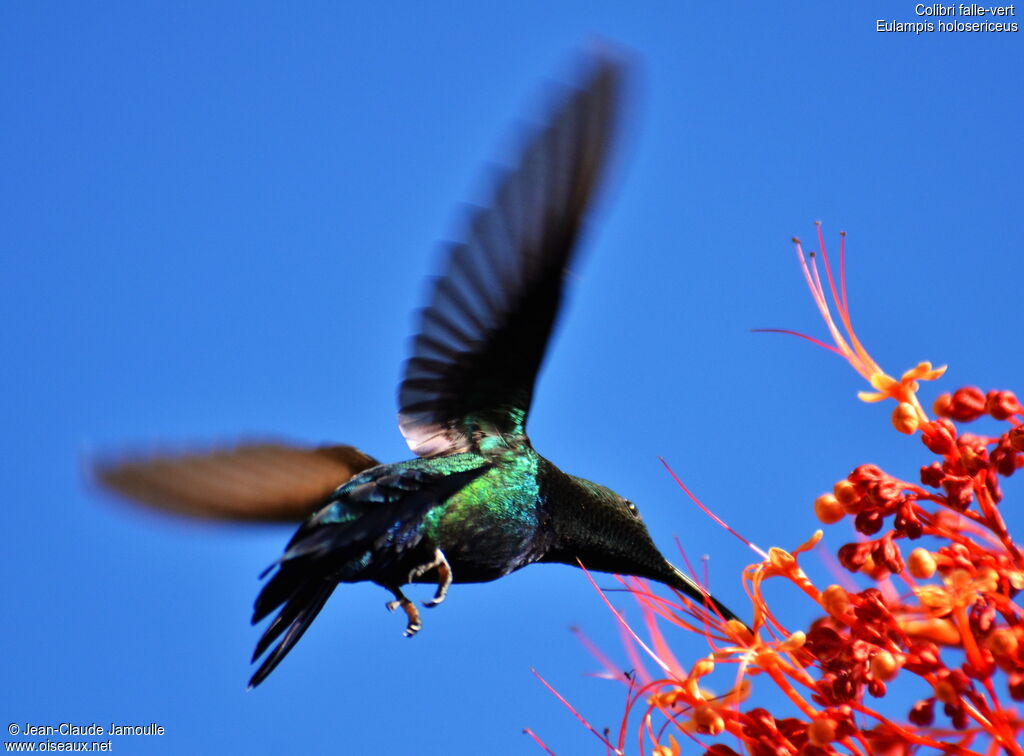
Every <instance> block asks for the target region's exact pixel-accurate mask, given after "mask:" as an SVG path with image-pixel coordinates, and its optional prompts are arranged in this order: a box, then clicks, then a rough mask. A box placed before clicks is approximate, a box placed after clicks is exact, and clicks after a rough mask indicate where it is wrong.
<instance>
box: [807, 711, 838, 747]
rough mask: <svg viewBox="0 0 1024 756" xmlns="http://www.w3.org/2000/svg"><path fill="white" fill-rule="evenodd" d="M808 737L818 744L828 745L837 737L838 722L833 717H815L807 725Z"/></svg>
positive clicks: (814, 743)
mask: <svg viewBox="0 0 1024 756" xmlns="http://www.w3.org/2000/svg"><path fill="white" fill-rule="evenodd" d="M807 739H808V740H810V741H811V743H812V744H813V745H816V746H827V745H828V744H829V743H831V742H832V741H833V740H835V739H836V723H835V722H833V721H832V720H831V719H827V718H822V719H815V720H814V721H813V722H811V723H810V725H808V727H807Z"/></svg>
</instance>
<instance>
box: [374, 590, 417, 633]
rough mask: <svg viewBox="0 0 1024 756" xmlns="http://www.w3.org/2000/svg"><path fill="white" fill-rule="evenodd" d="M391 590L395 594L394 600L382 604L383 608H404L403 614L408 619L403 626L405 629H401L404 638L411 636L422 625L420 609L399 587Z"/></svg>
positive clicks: (390, 610)
mask: <svg viewBox="0 0 1024 756" xmlns="http://www.w3.org/2000/svg"><path fill="white" fill-rule="evenodd" d="M391 592H392V593H393V594H395V600H394V601H389V602H387V603H386V604H384V608H385V609H387V610H388V611H389V612H393V611H395V609H397V608H398V607H402V609H403V610H405V616H406V617H408V618H409V621H408V623H407V624H406V626H405V630H403V631H402V635H404V636H405V637H406V638H411V637H412V636H414V635H416V633H418V632H419V631H420V628H422V627H423V623H422V622H420V610H419V609H417V608H416V604H414V603H412V602H411V601H410V600H409V599H408V598H406V596H405V594H404V593H402V589H401V588H392V589H391Z"/></svg>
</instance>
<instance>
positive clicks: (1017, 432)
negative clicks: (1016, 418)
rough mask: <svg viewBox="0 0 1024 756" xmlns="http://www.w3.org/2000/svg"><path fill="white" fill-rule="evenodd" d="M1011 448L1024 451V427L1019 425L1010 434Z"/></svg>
mask: <svg viewBox="0 0 1024 756" xmlns="http://www.w3.org/2000/svg"><path fill="white" fill-rule="evenodd" d="M1008 438H1009V441H1010V446H1011V447H1012V448H1013V449H1015V450H1016V451H1024V425H1018V426H1017V427H1015V428H1014V429H1013V430H1011V431H1010V433H1009V436H1008Z"/></svg>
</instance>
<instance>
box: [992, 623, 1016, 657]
mask: <svg viewBox="0 0 1024 756" xmlns="http://www.w3.org/2000/svg"><path fill="white" fill-rule="evenodd" d="M985 645H986V646H988V650H989V651H991V652H992V653H993V654H998V655H999V656H1012V655H1013V654H1015V653H1017V647H1018V645H1019V644H1018V642H1017V636H1016V635H1014V633H1013V630H1011V629H1010V628H1008V627H1001V628H999V629H998V630H993V631H992V634H991V635H989V636H988V638H986V639H985Z"/></svg>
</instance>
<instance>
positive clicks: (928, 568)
mask: <svg viewBox="0 0 1024 756" xmlns="http://www.w3.org/2000/svg"><path fill="white" fill-rule="evenodd" d="M907 569H909V570H910V574H911V575H913V576H914V577H916V578H917V579H918V580H927V579H928V578H930V577H931V576H932V575H934V574H935V557H933V556H932V553H931V552H930V551H928V549H922V548H920V547H919V548H916V549H914V550H913V551H911V552H910V556H909V557H908V558H907Z"/></svg>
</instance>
